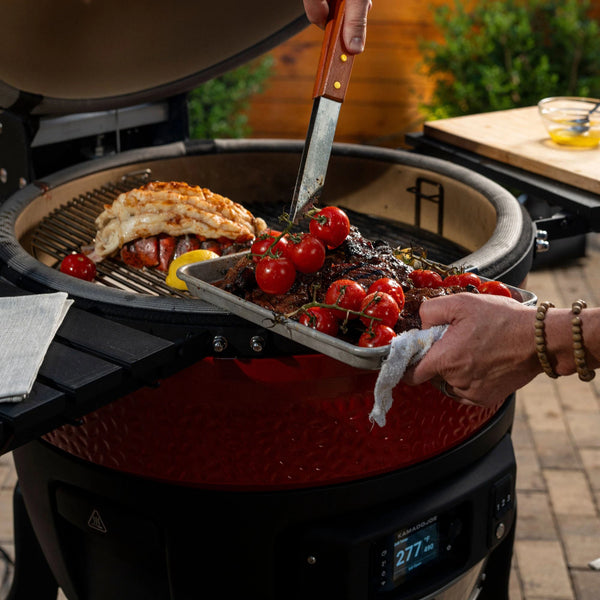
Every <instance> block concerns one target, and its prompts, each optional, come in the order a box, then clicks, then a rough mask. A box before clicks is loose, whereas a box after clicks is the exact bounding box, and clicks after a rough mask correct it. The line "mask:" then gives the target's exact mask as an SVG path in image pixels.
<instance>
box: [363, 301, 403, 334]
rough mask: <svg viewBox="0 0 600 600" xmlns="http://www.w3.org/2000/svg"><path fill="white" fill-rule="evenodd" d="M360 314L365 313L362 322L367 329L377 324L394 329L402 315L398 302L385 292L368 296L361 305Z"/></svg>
mask: <svg viewBox="0 0 600 600" xmlns="http://www.w3.org/2000/svg"><path fill="white" fill-rule="evenodd" d="M360 312H362V313H364V314H363V315H361V316H360V320H361V321H362V323H363V324H364V325H366V326H367V327H371V325H373V326H374V325H375V323H381V324H382V325H387V326H388V327H394V325H395V324H396V322H397V321H398V316H399V315H400V311H399V310H398V305H397V304H396V301H395V300H394V299H393V298H392V297H391V296H390V295H389V294H386V293H385V292H373V293H372V294H367V295H366V296H365V297H364V299H363V301H362V303H361V305H360Z"/></svg>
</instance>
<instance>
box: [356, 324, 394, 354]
mask: <svg viewBox="0 0 600 600" xmlns="http://www.w3.org/2000/svg"><path fill="white" fill-rule="evenodd" d="M395 337H396V332H395V331H394V330H393V329H392V328H391V327H388V326H387V325H381V324H380V323H378V324H377V325H374V326H373V327H371V328H369V329H367V331H365V332H364V333H363V334H362V335H361V336H360V338H359V340H358V345H359V346H361V347H363V348H378V347H379V346H387V345H388V344H391V343H392V340H393V339H394V338H395Z"/></svg>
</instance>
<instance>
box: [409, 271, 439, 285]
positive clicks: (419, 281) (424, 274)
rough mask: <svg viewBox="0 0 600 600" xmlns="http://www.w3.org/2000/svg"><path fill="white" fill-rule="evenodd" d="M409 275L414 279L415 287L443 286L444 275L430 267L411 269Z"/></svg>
mask: <svg viewBox="0 0 600 600" xmlns="http://www.w3.org/2000/svg"><path fill="white" fill-rule="evenodd" d="M409 277H410V278H411V279H412V282H413V283H414V285H415V287H418V288H426V287H428V288H438V287H442V282H443V280H442V276H441V275H440V274H439V273H436V272H435V271H431V270H429V269H415V270H414V271H411V272H410V274H409Z"/></svg>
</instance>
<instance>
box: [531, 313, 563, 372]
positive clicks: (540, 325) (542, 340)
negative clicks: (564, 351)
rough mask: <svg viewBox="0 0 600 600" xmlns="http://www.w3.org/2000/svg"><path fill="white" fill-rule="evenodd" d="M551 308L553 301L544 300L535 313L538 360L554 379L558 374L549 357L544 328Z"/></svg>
mask: <svg viewBox="0 0 600 600" xmlns="http://www.w3.org/2000/svg"><path fill="white" fill-rule="evenodd" d="M549 308H554V304H552V302H542V303H541V304H540V305H539V306H538V309H537V312H536V314H535V351H536V353H537V357H538V360H539V361H540V365H541V366H542V369H544V373H546V375H548V377H552V379H556V378H557V377H558V375H557V374H556V373H555V371H554V369H553V368H552V365H551V364H550V360H549V358H548V350H547V349H546V334H545V329H544V319H545V318H546V313H547V312H548V309H549Z"/></svg>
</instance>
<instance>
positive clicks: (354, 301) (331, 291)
mask: <svg viewBox="0 0 600 600" xmlns="http://www.w3.org/2000/svg"><path fill="white" fill-rule="evenodd" d="M366 295H367V292H366V291H365V288H364V287H363V286H362V285H360V283H358V281H353V280H352V279H337V280H336V281H334V282H333V283H332V284H331V285H330V286H329V287H328V288H327V292H325V303H326V304H335V305H336V306H339V307H340V308H341V309H343V310H336V309H333V310H332V312H333V313H334V314H335V316H336V317H337V318H338V319H340V320H344V319H345V318H346V317H348V319H356V318H358V315H353V314H351V313H348V312H347V311H349V310H354V311H356V312H358V311H360V305H361V303H362V301H363V299H364V297H365V296H366Z"/></svg>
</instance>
